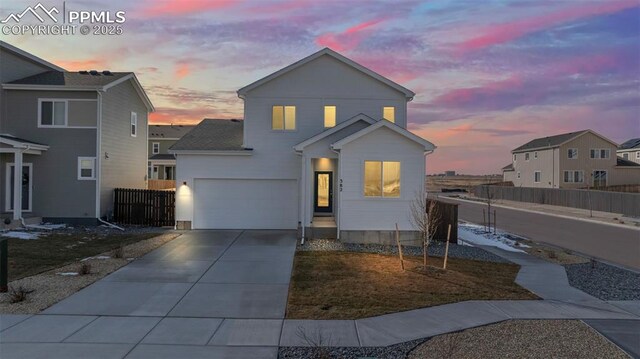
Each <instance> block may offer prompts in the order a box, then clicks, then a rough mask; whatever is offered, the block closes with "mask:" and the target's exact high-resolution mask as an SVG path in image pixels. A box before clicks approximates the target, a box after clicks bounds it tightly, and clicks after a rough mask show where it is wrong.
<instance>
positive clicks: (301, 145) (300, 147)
mask: <svg viewBox="0 0 640 359" xmlns="http://www.w3.org/2000/svg"><path fill="white" fill-rule="evenodd" d="M358 121H364V122H367V123H368V124H370V125H372V124H374V123H376V120H374V119H372V118H371V117H369V116H367V115H365V114H362V113H361V114H358V115H355V116H353V117H351V118H350V119H348V120H346V121H344V122H341V123H339V124H338V125H336V126H333V127H331V128H329V129H326V130H324V131H322V132H320V133H319V134H317V135H315V136H313V137H311V138H308V139H306V140H304V141H302V142H300V143H298V144H297V145H295V146H293V148H294V149H295V150H296V151H302V150H304V148H305V147H307V146H308V145H310V144H313V143H316V142H318V141H320V140H321V139H323V138H325V137H327V136H330V135H332V134H334V133H336V132H338V131H340V130H342V129H343V128H346V127H349V126H351V125H352V124H354V123H356V122H358Z"/></svg>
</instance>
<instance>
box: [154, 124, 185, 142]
mask: <svg viewBox="0 0 640 359" xmlns="http://www.w3.org/2000/svg"><path fill="white" fill-rule="evenodd" d="M195 127H196V125H149V138H177V139H180V138H182V136H184V135H186V134H187V133H188V132H189V131H191V130H192V129H194V128H195Z"/></svg>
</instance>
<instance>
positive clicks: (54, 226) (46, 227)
mask: <svg viewBox="0 0 640 359" xmlns="http://www.w3.org/2000/svg"><path fill="white" fill-rule="evenodd" d="M26 227H27V228H30V229H44V230H47V231H50V230H54V229H61V228H66V227H67V225H66V224H51V223H44V224H28V225H26Z"/></svg>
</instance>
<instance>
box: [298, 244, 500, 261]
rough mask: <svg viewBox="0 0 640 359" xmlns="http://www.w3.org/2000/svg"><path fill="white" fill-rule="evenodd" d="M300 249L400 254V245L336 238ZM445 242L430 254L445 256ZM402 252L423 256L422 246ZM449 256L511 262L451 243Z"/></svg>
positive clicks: (479, 250) (474, 248) (410, 247)
mask: <svg viewBox="0 0 640 359" xmlns="http://www.w3.org/2000/svg"><path fill="white" fill-rule="evenodd" d="M297 250H298V251H342V252H363V253H377V254H398V247H396V246H383V245H380V244H356V243H342V242H340V241H338V240H335V239H310V240H305V242H304V245H301V244H299V243H298V247H297ZM444 252H445V243H443V242H432V243H431V244H430V245H429V255H430V256H434V257H444ZM402 253H403V254H404V255H406V256H421V255H422V247H417V246H402ZM449 257H452V258H461V259H472V260H479V261H485V262H495V263H510V262H509V261H507V260H506V259H504V258H502V257H499V256H497V255H495V254H493V253H489V252H487V251H485V250H484V249H482V248H478V247H472V246H466V245H457V244H449Z"/></svg>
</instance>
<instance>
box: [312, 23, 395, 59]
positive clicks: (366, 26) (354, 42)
mask: <svg viewBox="0 0 640 359" xmlns="http://www.w3.org/2000/svg"><path fill="white" fill-rule="evenodd" d="M385 20H386V18H381V19H375V20H370V21H366V22H363V23H360V24H358V25H355V26H352V27H350V28H348V29H346V30H345V31H343V32H340V33H335V32H327V33H324V34H322V35H319V36H318V37H317V38H316V43H317V44H318V45H320V46H322V47H329V48H331V49H333V50H336V51H349V50H352V49H355V48H356V47H358V45H359V44H360V42H361V41H362V40H363V39H364V38H365V37H366V36H367V35H368V34H369V33H370V31H371V28H372V27H375V26H376V25H378V24H379V23H381V22H383V21H385Z"/></svg>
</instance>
